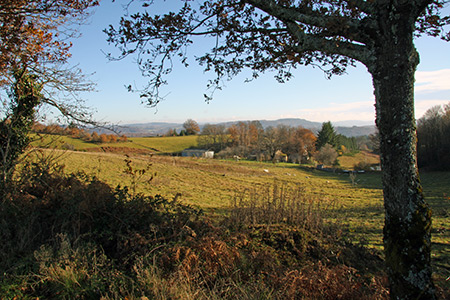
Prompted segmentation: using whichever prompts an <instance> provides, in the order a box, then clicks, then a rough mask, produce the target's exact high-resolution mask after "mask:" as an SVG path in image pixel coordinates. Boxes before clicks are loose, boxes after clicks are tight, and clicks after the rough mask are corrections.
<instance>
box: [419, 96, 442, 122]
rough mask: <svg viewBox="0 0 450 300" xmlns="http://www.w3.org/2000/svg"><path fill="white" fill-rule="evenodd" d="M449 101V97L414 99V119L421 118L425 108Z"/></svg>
mask: <svg viewBox="0 0 450 300" xmlns="http://www.w3.org/2000/svg"><path fill="white" fill-rule="evenodd" d="M448 103H450V99H447V100H444V99H428V100H416V102H415V110H416V111H415V113H416V119H419V118H421V117H422V116H423V115H424V114H425V112H426V111H427V110H429V109H430V108H432V107H433V106H436V105H444V104H448Z"/></svg>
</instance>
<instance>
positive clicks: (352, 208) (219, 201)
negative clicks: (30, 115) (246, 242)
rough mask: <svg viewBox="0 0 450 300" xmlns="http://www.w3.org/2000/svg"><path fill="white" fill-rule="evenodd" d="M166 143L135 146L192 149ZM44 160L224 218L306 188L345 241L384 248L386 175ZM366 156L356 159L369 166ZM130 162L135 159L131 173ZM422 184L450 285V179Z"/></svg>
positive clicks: (64, 156) (191, 162)
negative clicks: (245, 205)
mask: <svg viewBox="0 0 450 300" xmlns="http://www.w3.org/2000/svg"><path fill="white" fill-rule="evenodd" d="M167 139H168V141H171V142H172V143H167V144H165V143H166V142H167V141H165V140H163V139H162V138H160V139H158V138H139V139H136V141H134V139H133V144H134V145H138V146H139V147H143V146H145V147H147V148H153V149H160V150H161V152H169V151H173V150H174V149H177V150H176V151H179V150H178V149H181V148H183V147H187V146H188V145H189V143H192V142H193V140H190V141H189V140H188V139H186V137H182V138H179V140H176V139H177V138H167ZM155 141H157V142H159V143H160V144H156V143H155ZM180 141H183V142H184V144H181V143H179V142H180ZM40 153H43V154H44V155H46V156H53V158H54V160H55V161H56V162H57V163H59V164H61V165H64V168H65V172H67V173H76V172H80V171H82V172H85V173H86V174H88V175H90V176H96V177H97V178H99V179H100V180H102V181H105V182H106V183H108V184H109V185H111V186H117V185H121V186H130V187H131V188H132V189H133V192H135V193H144V194H149V195H156V194H160V195H162V196H164V197H168V198H173V197H175V195H177V194H179V195H181V196H180V197H178V200H179V201H181V202H182V203H185V204H190V205H193V206H195V207H199V208H201V209H203V210H204V211H205V212H206V214H207V215H210V216H216V217H218V219H220V216H222V215H224V214H225V213H227V211H229V210H230V207H231V205H232V202H233V200H236V199H239V198H240V197H241V198H242V197H244V196H243V195H249V194H252V193H253V194H257V193H266V194H270V193H273V192H274V189H275V188H276V187H277V188H280V187H281V188H285V189H288V188H291V189H297V188H300V189H302V191H303V192H304V193H305V194H306V195H308V196H309V197H311V199H315V201H318V202H320V203H322V205H323V207H327V218H328V221H329V222H335V223H337V224H338V225H339V226H340V228H341V230H342V233H343V236H345V237H346V239H348V240H349V241H351V242H353V243H355V244H360V245H361V246H368V247H370V248H374V249H377V250H381V249H382V227H383V222H384V213H383V198H382V189H381V178H380V176H381V174H380V173H375V172H374V173H365V174H357V175H356V178H353V180H352V179H351V178H350V176H349V175H348V174H337V173H330V172H323V171H318V170H314V169H313V168H309V167H300V166H298V165H295V164H288V163H280V164H273V163H265V162H255V161H239V162H238V161H233V160H216V159H214V160H211V159H196V158H183V157H175V156H159V155H138V154H134V155H131V156H125V155H124V154H119V153H105V152H80V151H62V150H43V152H40ZM130 153H132V151H131V152H130ZM360 156H361V155H358V156H357V157H355V158H354V159H355V160H358V159H359V160H361V159H365V158H364V157H360ZM346 159H347V161H346V163H345V164H347V165H351V164H352V162H351V161H350V160H349V159H350V158H348V157H346ZM372 159H373V157H372ZM126 160H129V163H128V166H127V163H126ZM345 164H344V165H345ZM140 170H145V172H139V171H140ZM133 174H134V175H133ZM421 178H422V183H423V187H424V193H425V196H426V198H427V200H428V202H429V203H430V205H431V207H432V209H433V216H434V218H433V240H432V241H433V254H432V256H433V263H434V267H435V271H436V273H437V274H439V276H440V277H441V278H447V277H448V276H449V275H450V263H449V262H450V247H449V246H450V226H449V223H448V217H449V212H450V197H449V195H450V185H449V184H448V183H449V182H450V173H442V172H427V173H423V174H421ZM260 198H264V195H260ZM330 211H331V212H332V213H329V212H330ZM328 213H329V214H328ZM447 282H448V281H447Z"/></svg>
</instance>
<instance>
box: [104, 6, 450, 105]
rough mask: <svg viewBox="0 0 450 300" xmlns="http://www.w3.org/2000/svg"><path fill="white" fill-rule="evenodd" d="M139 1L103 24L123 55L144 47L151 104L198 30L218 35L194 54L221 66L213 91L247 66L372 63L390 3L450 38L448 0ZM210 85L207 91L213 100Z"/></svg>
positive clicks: (282, 70) (289, 68)
mask: <svg viewBox="0 0 450 300" xmlns="http://www.w3.org/2000/svg"><path fill="white" fill-rule="evenodd" d="M141 2H142V6H143V7H145V8H146V11H144V12H137V13H135V14H133V15H131V16H125V17H123V18H122V19H121V20H120V25H119V27H117V28H116V27H113V26H110V27H109V28H108V29H106V30H105V32H106V33H107V35H108V41H109V42H110V43H111V44H113V45H115V46H116V47H118V48H119V49H120V55H119V58H121V57H125V56H128V55H132V54H136V55H138V57H139V59H138V63H139V67H140V68H141V71H142V73H143V75H144V76H148V77H149V82H148V85H147V86H146V87H144V88H143V89H142V90H141V91H140V92H141V97H144V98H146V99H147V100H148V104H149V105H151V106H153V105H156V104H157V103H158V102H159V101H160V100H161V96H160V93H159V89H160V88H161V86H163V85H165V84H167V81H166V78H165V75H167V74H168V73H170V72H171V71H172V68H173V65H174V60H177V59H179V60H180V62H181V63H182V64H183V65H184V66H186V67H187V66H189V57H188V48H189V46H191V45H192V44H193V43H194V40H195V38H196V37H198V36H205V37H210V38H212V43H211V49H210V50H209V51H207V52H205V53H204V55H202V56H200V57H197V58H196V60H197V62H198V63H199V64H200V65H202V66H204V69H205V71H212V72H214V73H215V74H216V78H215V79H213V80H211V81H210V82H209V84H208V88H210V89H211V90H212V92H213V91H214V90H215V89H216V88H220V86H221V80H222V79H231V78H232V77H234V76H235V75H237V74H238V73H240V72H241V71H242V70H243V69H250V70H252V77H253V78H257V77H258V76H259V75H260V74H261V73H263V72H265V71H268V70H275V71H277V74H276V79H277V80H278V81H280V82H284V81H286V80H289V79H290V78H291V77H292V75H293V73H292V72H293V70H294V69H295V68H296V67H297V66H299V65H312V66H315V67H319V68H321V69H322V70H323V71H324V72H325V73H326V74H327V76H329V77H330V76H332V75H333V74H342V73H344V71H345V69H346V68H347V67H348V66H354V65H355V62H356V61H360V62H362V63H363V64H365V65H366V66H368V67H369V68H372V65H373V63H374V51H375V46H376V45H375V44H376V43H374V42H375V41H376V39H378V38H382V37H381V36H378V37H377V32H379V31H382V30H384V29H383V28H382V26H383V25H382V24H381V23H379V21H380V20H381V19H383V18H386V17H387V15H386V14H387V13H388V12H389V11H392V12H393V13H394V14H402V13H409V14H410V15H411V19H412V23H411V25H412V26H413V27H414V31H415V35H416V36H420V35H423V34H426V35H430V36H435V37H441V38H442V39H444V40H447V41H448V40H449V39H450V34H449V33H448V32H445V31H444V29H443V28H444V26H445V25H448V24H449V23H450V17H449V16H443V15H442V12H441V9H442V8H443V6H444V5H445V4H446V3H447V2H448V1H447V0H420V1H409V0H408V1H406V0H403V1H395V2H392V1H387V0H371V1H365V0H302V1H300V0H245V1H241V0H239V1H237V0H210V1H200V2H197V1H183V2H181V1H180V3H183V5H181V7H180V9H179V10H178V11H170V12H167V13H166V14H162V15H154V14H152V13H151V5H152V4H154V2H155V1H154V0H144V1H141ZM397 2H398V3H397ZM405 3H406V4H405ZM110 57H111V58H113V57H112V56H111V55H110ZM130 89H131V87H130ZM212 92H211V94H209V95H205V97H206V98H207V99H208V100H209V99H210V96H211V95H212Z"/></svg>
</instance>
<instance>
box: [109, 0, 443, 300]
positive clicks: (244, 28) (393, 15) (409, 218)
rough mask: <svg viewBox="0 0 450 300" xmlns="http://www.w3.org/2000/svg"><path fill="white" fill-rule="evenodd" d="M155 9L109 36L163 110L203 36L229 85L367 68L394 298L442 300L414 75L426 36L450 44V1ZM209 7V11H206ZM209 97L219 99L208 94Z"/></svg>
mask: <svg viewBox="0 0 450 300" xmlns="http://www.w3.org/2000/svg"><path fill="white" fill-rule="evenodd" d="M154 2H155V1H154V0H147V1H143V6H144V7H148V9H147V11H145V12H142V13H136V14H133V15H131V16H129V17H124V18H122V20H121V23H120V26H119V27H118V28H114V27H110V28H109V29H108V30H107V33H108V35H109V41H110V42H111V43H113V44H115V45H116V46H117V47H119V48H120V49H121V50H122V56H126V55H130V54H137V55H138V63H139V66H140V68H141V70H142V72H143V73H144V75H147V76H149V77H150V80H149V83H148V86H147V87H145V88H144V90H142V91H141V92H142V94H141V95H142V96H143V97H147V98H148V103H149V104H150V105H155V104H156V103H158V102H159V100H160V97H159V88H160V87H161V86H162V85H164V84H166V79H165V77H164V75H166V74H167V73H169V72H170V71H171V70H172V67H173V60H174V59H180V60H181V62H182V63H183V64H185V65H186V66H187V65H188V57H187V52H186V49H187V48H188V46H189V45H191V44H192V43H193V42H194V41H195V37H196V36H209V37H211V38H213V39H214V40H215V43H214V46H213V47H212V49H210V51H208V52H206V53H205V54H204V55H202V56H201V57H199V58H197V60H198V62H199V63H200V64H201V65H203V66H204V68H205V70H206V71H213V72H215V74H216V75H217V76H216V77H215V79H214V80H212V81H211V82H210V85H209V87H211V88H213V89H214V88H217V87H220V83H221V80H222V79H224V78H225V79H227V78H232V77H233V76H235V75H236V74H238V73H239V72H240V71H241V70H243V69H246V68H248V69H250V70H252V71H253V76H254V77H258V75H259V74H260V73H261V72H264V71H266V70H276V71H278V72H277V76H276V78H277V79H278V80H279V81H284V80H287V79H289V78H290V77H291V76H292V70H293V69H294V68H296V67H297V66H298V65H316V66H318V67H320V68H322V69H323V70H324V71H325V72H326V73H327V74H328V75H330V76H331V75H333V74H342V73H343V72H344V71H345V69H346V68H347V67H348V66H352V65H354V64H355V63H356V62H361V63H362V64H364V65H365V66H366V67H367V70H368V71H369V72H370V74H371V75H372V78H373V86H374V93H375V100H376V103H375V107H376V124H377V126H378V129H379V132H380V151H381V165H382V169H383V179H382V181H383V192H384V203H385V227H384V247H385V256H386V265H387V271H388V276H389V282H390V295H391V297H392V298H393V299H433V298H435V295H434V285H433V282H432V278H431V275H432V270H431V262H430V251H431V236H430V230H431V212H430V209H429V207H428V204H427V203H426V202H425V200H424V196H423V194H422V188H421V185H420V181H419V174H418V170H417V162H416V127H415V119H414V73H415V71H416V67H417V65H418V64H419V54H418V52H417V50H416V48H415V47H414V37H415V36H416V35H421V34H428V35H431V36H434V37H441V38H443V39H445V40H449V38H450V36H449V34H448V33H445V32H444V31H443V28H444V26H445V25H448V24H449V17H448V16H442V9H443V7H444V5H446V3H447V2H448V1H445V0H209V1H192V2H191V1H184V2H180V3H184V4H183V5H182V6H181V7H180V9H179V10H178V11H171V12H168V13H167V14H163V15H153V14H152V13H151V4H153V3H154ZM197 3H199V4H197ZM207 97H209V96H207Z"/></svg>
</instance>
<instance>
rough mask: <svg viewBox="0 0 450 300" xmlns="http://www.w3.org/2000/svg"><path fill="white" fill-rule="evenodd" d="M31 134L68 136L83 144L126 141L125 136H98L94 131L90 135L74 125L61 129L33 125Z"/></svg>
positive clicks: (55, 125)
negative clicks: (83, 142) (81, 141)
mask: <svg viewBox="0 0 450 300" xmlns="http://www.w3.org/2000/svg"><path fill="white" fill-rule="evenodd" d="M32 132H35V133H42V134H55V135H64V136H69V137H71V138H74V139H80V140H83V141H85V142H91V143H116V142H126V141H127V140H128V138H127V136H125V135H121V136H119V135H117V134H105V133H102V134H98V133H97V132H96V131H94V132H92V133H90V132H89V131H87V130H85V129H83V128H78V127H77V126H76V125H74V124H69V126H67V127H62V126H60V125H57V124H50V125H44V124H41V123H37V122H36V123H34V125H33V127H32Z"/></svg>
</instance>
